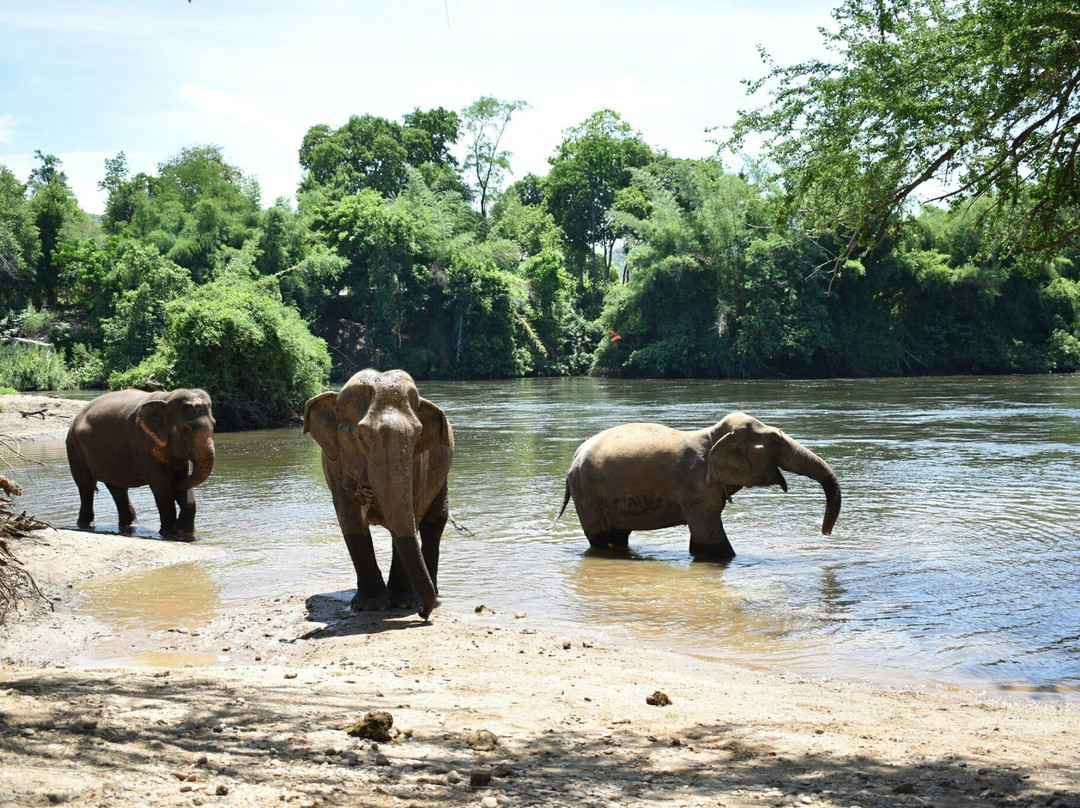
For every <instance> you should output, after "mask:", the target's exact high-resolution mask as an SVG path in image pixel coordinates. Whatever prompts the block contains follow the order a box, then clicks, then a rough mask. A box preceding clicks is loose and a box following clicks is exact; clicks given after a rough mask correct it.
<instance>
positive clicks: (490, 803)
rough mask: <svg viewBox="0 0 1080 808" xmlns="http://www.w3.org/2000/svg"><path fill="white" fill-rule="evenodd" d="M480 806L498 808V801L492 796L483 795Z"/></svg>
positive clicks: (482, 807)
mask: <svg viewBox="0 0 1080 808" xmlns="http://www.w3.org/2000/svg"><path fill="white" fill-rule="evenodd" d="M480 808H499V801H498V800H497V799H495V798H494V797H484V799H482V800H480Z"/></svg>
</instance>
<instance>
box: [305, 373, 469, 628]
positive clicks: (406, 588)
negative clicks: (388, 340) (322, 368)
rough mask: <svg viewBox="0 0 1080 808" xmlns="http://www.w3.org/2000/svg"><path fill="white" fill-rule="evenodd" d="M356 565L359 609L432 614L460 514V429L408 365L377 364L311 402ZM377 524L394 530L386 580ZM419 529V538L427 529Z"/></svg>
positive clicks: (308, 424) (308, 411)
mask: <svg viewBox="0 0 1080 808" xmlns="http://www.w3.org/2000/svg"><path fill="white" fill-rule="evenodd" d="M304 432H306V433H310V434H311V436H312V437H313V438H314V439H315V441H316V443H318V444H319V446H320V448H321V449H322V467H323V476H324V477H325V478H326V485H327V487H328V488H329V489H330V494H331V496H332V498H333V501H334V510H336V511H337V518H338V524H339V525H340V527H341V532H342V535H343V536H344V538H345V546H346V547H347V548H348V550H349V557H350V558H351V559H352V563H353V568H354V569H355V570H356V594H355V596H354V597H353V599H352V601H351V603H350V605H351V606H352V608H353V610H354V611H365V610H372V609H385V608H389V607H409V606H412V605H413V604H415V606H416V610H417V613H418V614H419V615H420V617H421V618H422V619H424V620H427V619H428V617H429V616H430V614H431V612H432V610H433V609H434V608H435V604H436V598H437V596H438V571H439V543H440V541H441V539H442V532H443V528H444V527H445V526H446V522H447V519H448V518H449V516H450V510H449V500H448V494H447V490H448V489H447V475H448V474H449V472H450V464H451V462H452V461H453V457H454V432H453V430H452V429H451V427H450V421H449V420H447V418H446V414H445V413H443V411H442V410H441V409H439V408H438V407H437V406H435V405H434V404H432V403H431V402H430V401H428V400H427V399H425V398H421V397H420V394H419V393H418V392H417V389H416V383H415V382H414V381H413V379H412V377H411V376H410V375H409V374H408V373H406V372H405V371H404V370H390V371H387V372H385V373H383V372H380V371H378V370H375V369H373V368H367V369H365V370H361V371H360V372H359V373H357V374H356V375H354V376H353V377H352V378H351V379H349V381H348V382H346V383H345V385H344V386H343V387H342V388H341V391H340V392H337V393H334V392H328V393H322V394H321V395H318V396H315V397H314V398H311V399H309V400H308V402H307V404H306V405H305V406H304ZM371 525H379V526H381V527H384V528H386V530H388V531H389V532H390V536H391V540H392V557H391V561H390V573H389V577H388V578H387V581H386V583H384V582H383V577H382V571H381V570H380V569H379V562H378V560H377V559H376V558H375V552H374V548H373V545H372V541H371ZM418 532H419V538H418V537H417V533H418Z"/></svg>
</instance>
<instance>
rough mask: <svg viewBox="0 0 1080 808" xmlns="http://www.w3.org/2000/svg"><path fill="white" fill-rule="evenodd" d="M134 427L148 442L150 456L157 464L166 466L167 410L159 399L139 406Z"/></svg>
mask: <svg viewBox="0 0 1080 808" xmlns="http://www.w3.org/2000/svg"><path fill="white" fill-rule="evenodd" d="M135 425H136V426H138V427H139V429H140V430H141V431H142V433H143V434H144V435H146V437H147V440H148V441H149V447H150V454H152V455H153V456H154V458H155V459H156V460H157V461H158V462H159V463H164V464H166V465H168V463H169V462H170V461H169V453H168V452H167V451H165V449H166V447H167V446H168V445H169V408H168V406H167V405H166V404H165V402H164V401H162V400H161V399H154V398H151V399H147V400H146V401H144V402H143V403H142V404H140V405H139V409H138V411H137V412H136V413H135Z"/></svg>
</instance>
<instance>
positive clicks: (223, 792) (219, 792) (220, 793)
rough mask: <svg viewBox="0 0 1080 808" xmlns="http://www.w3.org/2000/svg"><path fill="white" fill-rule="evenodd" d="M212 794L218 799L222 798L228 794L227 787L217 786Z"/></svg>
mask: <svg viewBox="0 0 1080 808" xmlns="http://www.w3.org/2000/svg"><path fill="white" fill-rule="evenodd" d="M214 793H215V794H217V795H218V796H219V797H224V796H225V795H226V794H228V793H229V787H228V786H227V785H224V784H222V785H220V786H218V787H217V788H216V789H214Z"/></svg>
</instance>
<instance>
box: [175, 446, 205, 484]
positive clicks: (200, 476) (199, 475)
mask: <svg viewBox="0 0 1080 808" xmlns="http://www.w3.org/2000/svg"><path fill="white" fill-rule="evenodd" d="M213 470H214V439H213V437H207V438H206V439H205V440H204V441H203V442H202V443H200V444H199V446H198V447H197V448H196V449H195V450H194V451H192V453H191V474H189V475H188V476H187V477H185V478H184V479H182V480H180V481H179V482H177V483H176V486H175V487H176V490H177V491H187V490H188V489H189V488H194V487H195V486H197V485H202V484H203V483H204V482H206V478H207V477H209V476H210V472H212V471H213Z"/></svg>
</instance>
